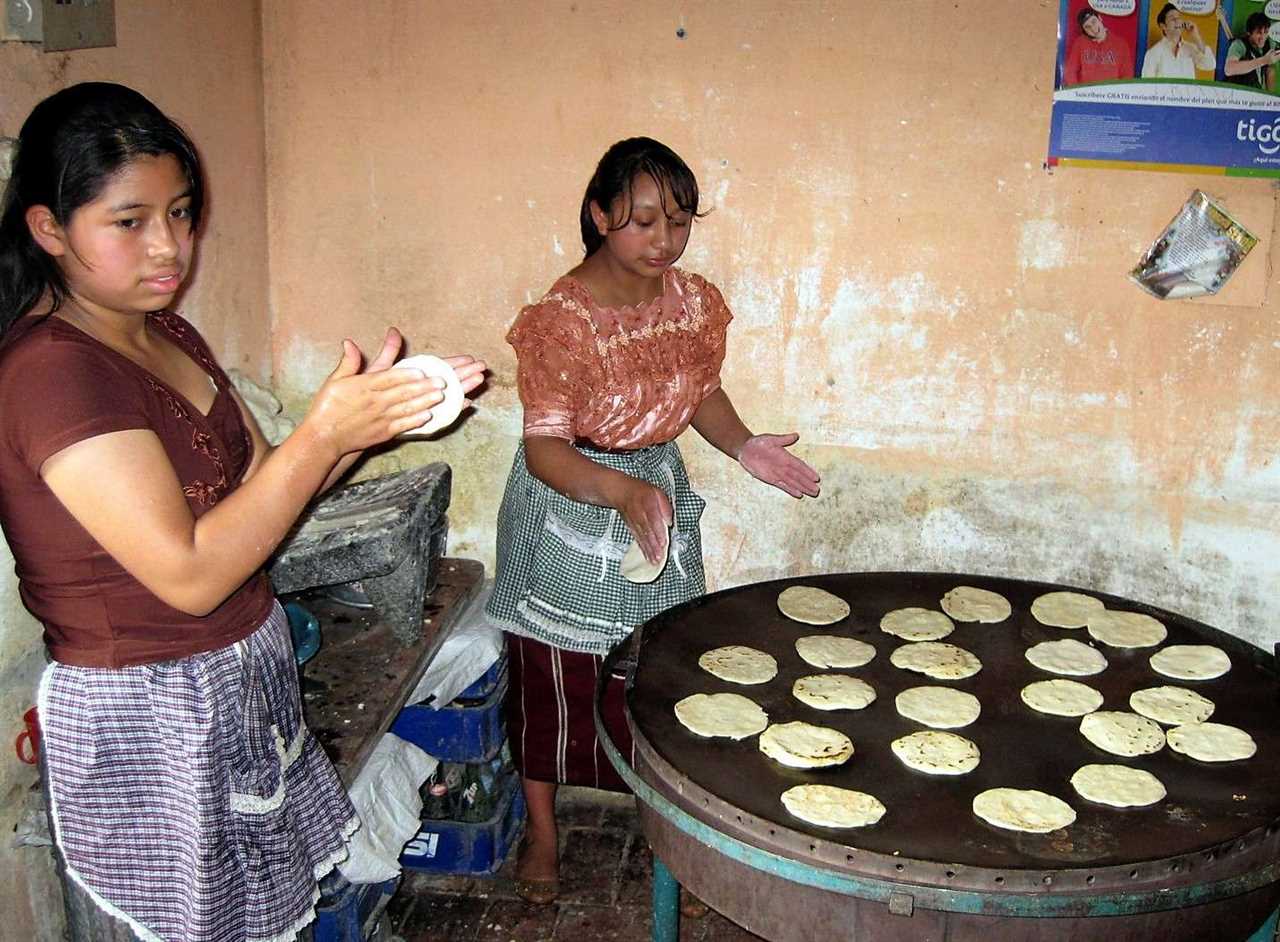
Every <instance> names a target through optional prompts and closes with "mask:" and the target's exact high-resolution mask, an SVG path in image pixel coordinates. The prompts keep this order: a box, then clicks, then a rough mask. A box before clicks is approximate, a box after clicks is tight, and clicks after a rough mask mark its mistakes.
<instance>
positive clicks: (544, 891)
mask: <svg viewBox="0 0 1280 942" xmlns="http://www.w3.org/2000/svg"><path fill="white" fill-rule="evenodd" d="M515 885H516V896H518V897H520V898H521V899H522V900H524V901H525V902H526V903H533V905H535V906H548V905H550V904H551V903H554V902H555V901H556V900H557V899H559V898H560V880H559V878H558V877H543V878H542V879H539V880H532V879H521V878H519V877H517V878H516V883H515Z"/></svg>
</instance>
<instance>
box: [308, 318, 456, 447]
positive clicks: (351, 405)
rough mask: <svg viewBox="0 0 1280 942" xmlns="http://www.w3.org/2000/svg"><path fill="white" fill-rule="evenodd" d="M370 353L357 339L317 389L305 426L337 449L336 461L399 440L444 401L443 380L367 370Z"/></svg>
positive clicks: (410, 372)
mask: <svg viewBox="0 0 1280 942" xmlns="http://www.w3.org/2000/svg"><path fill="white" fill-rule="evenodd" d="M363 362H364V357H363V355H362V354H361V352H360V348H359V347H357V346H356V345H355V344H354V343H353V342H352V341H350V340H344V341H343V342H342V359H341V360H340V361H339V362H338V366H337V368H336V369H334V371H333V372H332V373H330V374H329V378H328V379H326V380H325V381H324V385H322V386H321V387H320V389H319V390H318V391H317V392H316V395H315V398H314V399H312V401H311V408H310V409H308V410H307V415H306V417H305V418H304V419H303V420H302V426H303V427H307V428H309V429H310V430H311V432H312V434H314V435H315V436H317V437H318V438H319V439H321V440H322V441H324V442H325V443H326V444H327V445H328V446H329V447H331V448H332V449H333V451H334V460H335V461H336V460H337V459H339V458H341V457H342V456H343V455H347V454H351V453H353V452H357V451H361V450H362V449H365V448H369V447H371V446H373V445H378V444H381V443H382V442H385V441H387V440H388V439H391V438H394V437H395V436H396V435H399V434H400V433H401V432H407V431H409V430H410V429H414V428H417V427H419V426H420V425H422V424H423V423H425V422H427V421H428V420H429V419H430V418H431V410H432V409H433V408H434V407H435V406H438V405H439V404H440V403H441V402H442V401H443V400H444V391H443V389H442V383H441V381H440V380H438V379H425V378H424V377H423V376H422V374H421V373H419V372H417V371H416V370H390V369H383V370H378V371H373V372H369V371H365V372H362V371H361V365H362V363H363Z"/></svg>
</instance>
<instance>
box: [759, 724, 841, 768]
mask: <svg viewBox="0 0 1280 942" xmlns="http://www.w3.org/2000/svg"><path fill="white" fill-rule="evenodd" d="M760 751H761V752H763V753H764V754H765V755H766V756H768V757H769V758H770V759H773V760H774V761H775V762H781V763H782V764H783V765H788V766H791V767H792V768H796V769H816V768H821V767H823V766H828V765H840V764H842V763H844V762H847V761H849V757H850V756H852V755H853V743H852V742H851V741H850V740H849V737H848V736H846V735H845V734H844V733H842V732H840V731H839V730H838V729H831V728H829V727H826V726H814V725H812V724H811V723H801V722H798V721H797V722H793V723H774V724H773V725H772V726H770V727H769V728H768V729H766V730H765V731H764V732H763V733H761V734H760Z"/></svg>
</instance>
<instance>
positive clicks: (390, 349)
mask: <svg viewBox="0 0 1280 942" xmlns="http://www.w3.org/2000/svg"><path fill="white" fill-rule="evenodd" d="M403 347H404V337H403V336H402V335H401V333H400V331H398V330H396V329H395V328H394V327H388V328H387V335H386V337H384V338H383V340H382V349H381V350H379V351H378V355H377V356H376V357H374V358H373V359H372V360H370V361H369V365H368V366H367V367H366V368H365V372H366V373H378V372H381V371H382V370H385V369H389V368H391V367H392V366H394V365H395V362H396V360H398V359H399V358H400V351H401V349H402V348H403ZM441 359H442V360H444V362H446V363H448V364H449V365H450V366H451V367H453V372H454V373H455V374H457V377H458V382H459V383H461V384H462V392H463V395H468V394H470V393H471V392H472V391H473V390H474V389H475V388H476V387H477V386H479V385H480V384H481V383H483V382H484V374H485V372H486V371H487V370H488V366H487V365H486V364H485V362H484V360H478V359H476V358H475V357H473V356H471V355H470V354H467V353H464V354H460V355H458V356H451V357H441ZM428 382H431V383H433V384H434V385H435V386H436V388H437V389H440V390H441V391H443V390H444V383H443V382H442V381H440V380H428ZM441 398H443V396H442V397H441Z"/></svg>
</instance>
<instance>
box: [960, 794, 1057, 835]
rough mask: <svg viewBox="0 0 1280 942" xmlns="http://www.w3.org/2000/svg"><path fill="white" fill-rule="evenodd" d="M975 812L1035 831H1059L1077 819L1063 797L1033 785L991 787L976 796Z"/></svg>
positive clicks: (1001, 825) (996, 822)
mask: <svg viewBox="0 0 1280 942" xmlns="http://www.w3.org/2000/svg"><path fill="white" fill-rule="evenodd" d="M973 813H974V814H976V815H977V816H978V817H979V818H981V819H982V820H983V821H986V822H987V823H989V824H994V825H995V826H996V827H998V828H1005V829H1006V830H1010V831H1029V832H1030V833H1032V834H1047V833H1049V832H1050V831H1056V830H1058V828H1064V827H1066V826H1067V825H1069V824H1071V823H1072V822H1073V821H1075V819H1076V813H1075V811H1074V810H1073V809H1072V807H1071V806H1070V805H1069V804H1067V803H1066V802H1065V801H1063V800H1062V799H1061V798H1055V797H1054V796H1053V795H1049V794H1047V793H1045V792H1042V791H1036V790H1035V789H1033V788H988V789H987V790H986V791H984V792H979V793H978V795H977V796H975V797H974V799H973Z"/></svg>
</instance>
